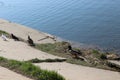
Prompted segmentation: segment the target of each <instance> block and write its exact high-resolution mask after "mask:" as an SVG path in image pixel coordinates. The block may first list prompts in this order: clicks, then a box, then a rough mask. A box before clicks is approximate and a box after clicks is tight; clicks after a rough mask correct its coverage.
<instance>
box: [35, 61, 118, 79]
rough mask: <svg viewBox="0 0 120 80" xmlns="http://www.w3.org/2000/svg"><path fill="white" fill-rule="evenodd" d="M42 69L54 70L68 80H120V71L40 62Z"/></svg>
mask: <svg viewBox="0 0 120 80" xmlns="http://www.w3.org/2000/svg"><path fill="white" fill-rule="evenodd" d="M35 65H37V66H40V67H41V68H42V69H48V70H54V71H56V72H58V73H60V74H61V75H63V76H64V77H65V78H66V79H67V80H120V73H118V72H113V71H109V70H102V69H96V68H90V67H85V66H80V65H74V64H69V63H66V62H63V63H38V64H35Z"/></svg>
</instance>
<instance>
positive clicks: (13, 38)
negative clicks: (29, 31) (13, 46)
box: [11, 34, 20, 41]
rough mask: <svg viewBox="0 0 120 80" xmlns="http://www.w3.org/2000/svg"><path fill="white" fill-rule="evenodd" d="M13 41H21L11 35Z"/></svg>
mask: <svg viewBox="0 0 120 80" xmlns="http://www.w3.org/2000/svg"><path fill="white" fill-rule="evenodd" d="M11 37H12V39H14V40H15V41H20V40H19V38H18V37H16V36H15V35H14V34H11Z"/></svg>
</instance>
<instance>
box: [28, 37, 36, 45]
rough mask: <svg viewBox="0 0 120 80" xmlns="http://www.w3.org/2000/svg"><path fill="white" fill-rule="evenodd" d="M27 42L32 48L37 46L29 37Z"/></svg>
mask: <svg viewBox="0 0 120 80" xmlns="http://www.w3.org/2000/svg"><path fill="white" fill-rule="evenodd" d="M27 42H28V44H29V45H30V46H35V44H34V42H33V40H32V39H31V38H30V36H29V35H28V40H27Z"/></svg>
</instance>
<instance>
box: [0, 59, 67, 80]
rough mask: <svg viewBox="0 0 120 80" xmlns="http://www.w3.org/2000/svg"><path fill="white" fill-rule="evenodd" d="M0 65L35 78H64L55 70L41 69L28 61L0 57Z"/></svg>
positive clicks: (54, 79) (49, 79)
mask: <svg viewBox="0 0 120 80" xmlns="http://www.w3.org/2000/svg"><path fill="white" fill-rule="evenodd" d="M0 66H3V67H6V68H8V69H10V70H13V71H15V72H18V73H20V74H22V75H25V76H28V77H30V78H33V79H35V80H65V79H64V78H63V77H62V76H61V75H59V74H58V73H57V72H55V71H48V70H42V69H40V68H39V67H37V66H34V65H33V64H31V63H30V62H20V61H16V60H8V59H6V58H3V57H0Z"/></svg>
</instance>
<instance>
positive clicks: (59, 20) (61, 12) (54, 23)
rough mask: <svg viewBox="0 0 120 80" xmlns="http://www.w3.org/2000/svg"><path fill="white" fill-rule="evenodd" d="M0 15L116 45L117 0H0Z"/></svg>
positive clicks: (119, 40) (119, 37)
mask: <svg viewBox="0 0 120 80" xmlns="http://www.w3.org/2000/svg"><path fill="white" fill-rule="evenodd" d="M0 18H4V19H7V20H10V21H12V22H16V23H20V24H23V25H26V26H29V27H31V28H34V29H37V30H40V31H43V32H47V33H50V34H53V35H56V36H59V37H61V38H64V39H67V40H71V41H75V42H79V43H83V44H88V45H96V46H100V47H104V48H109V49H120V45H119V44H120V0H0Z"/></svg>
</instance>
